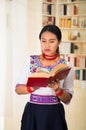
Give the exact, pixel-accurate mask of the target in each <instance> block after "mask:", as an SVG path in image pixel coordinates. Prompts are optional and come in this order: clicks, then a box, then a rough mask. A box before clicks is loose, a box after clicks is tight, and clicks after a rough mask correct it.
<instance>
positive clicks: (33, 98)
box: [30, 94, 60, 104]
mask: <svg viewBox="0 0 86 130" xmlns="http://www.w3.org/2000/svg"><path fill="white" fill-rule="evenodd" d="M30 102H31V103H35V104H58V103H60V100H59V99H58V98H57V97H56V96H54V95H48V96H44V95H36V94H31V95H30Z"/></svg>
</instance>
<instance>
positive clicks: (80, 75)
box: [74, 69, 86, 81]
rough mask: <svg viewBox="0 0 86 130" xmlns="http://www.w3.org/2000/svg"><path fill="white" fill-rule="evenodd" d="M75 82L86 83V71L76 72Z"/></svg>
mask: <svg viewBox="0 0 86 130" xmlns="http://www.w3.org/2000/svg"><path fill="white" fill-rule="evenodd" d="M74 79H75V80H82V81H86V69H77V70H75V78H74Z"/></svg>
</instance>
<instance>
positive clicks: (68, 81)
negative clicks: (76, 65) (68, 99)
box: [61, 67, 74, 95]
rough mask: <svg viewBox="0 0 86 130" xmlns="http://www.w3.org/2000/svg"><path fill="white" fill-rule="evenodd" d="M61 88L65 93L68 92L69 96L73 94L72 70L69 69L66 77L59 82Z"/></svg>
mask: <svg viewBox="0 0 86 130" xmlns="http://www.w3.org/2000/svg"><path fill="white" fill-rule="evenodd" d="M61 86H62V88H63V89H64V90H65V91H68V92H69V93H70V94H71V95H73V93H74V89H73V88H74V69H73V67H71V70H70V72H69V74H68V76H67V77H66V78H65V79H64V80H63V81H62V82H61Z"/></svg>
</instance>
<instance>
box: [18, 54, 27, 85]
mask: <svg viewBox="0 0 86 130" xmlns="http://www.w3.org/2000/svg"><path fill="white" fill-rule="evenodd" d="M29 75H30V56H29V57H28V59H27V60H26V61H25V63H24V65H23V67H22V69H21V70H20V73H19V76H18V79H17V83H16V87H17V86H18V84H23V85H26V83H27V79H28V77H29Z"/></svg>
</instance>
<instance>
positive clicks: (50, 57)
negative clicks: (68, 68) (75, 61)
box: [42, 53, 58, 60]
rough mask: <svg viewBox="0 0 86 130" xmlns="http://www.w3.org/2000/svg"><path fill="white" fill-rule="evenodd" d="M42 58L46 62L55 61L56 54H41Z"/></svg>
mask: <svg viewBox="0 0 86 130" xmlns="http://www.w3.org/2000/svg"><path fill="white" fill-rule="evenodd" d="M42 57H43V58H44V59H46V60H55V59H56V58H57V57H58V54H57V53H56V54H53V55H51V56H49V55H46V54H45V53H43V54H42Z"/></svg>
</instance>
